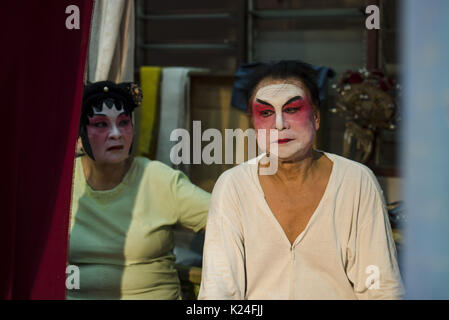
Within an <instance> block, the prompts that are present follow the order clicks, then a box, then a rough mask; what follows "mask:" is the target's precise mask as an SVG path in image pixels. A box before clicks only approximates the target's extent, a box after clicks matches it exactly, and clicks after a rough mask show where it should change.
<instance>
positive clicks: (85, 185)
mask: <svg viewBox="0 0 449 320" xmlns="http://www.w3.org/2000/svg"><path fill="white" fill-rule="evenodd" d="M140 99H141V93H140V89H139V88H138V87H137V85H135V84H131V83H122V84H115V83H113V82H110V81H102V82H97V83H93V84H89V85H87V86H86V87H85V90H84V96H83V106H82V111H81V121H80V129H79V140H78V144H79V149H81V150H83V151H84V153H83V154H81V156H79V157H77V159H76V162H75V172H74V182H73V196H72V204H71V217H70V240H69V257H68V263H69V264H70V265H74V266H76V267H78V268H79V271H80V273H79V287H76V286H74V288H72V289H68V290H67V298H68V299H180V298H181V287H180V282H179V278H178V273H177V270H176V269H175V265H174V263H175V256H174V254H173V248H174V236H173V227H174V226H175V225H176V224H180V225H181V226H183V227H186V228H188V229H191V230H193V231H195V232H198V231H200V230H203V229H204V227H205V224H206V219H207V212H208V209H209V201H210V195H209V193H207V192H206V191H204V190H202V189H200V188H199V187H197V186H195V185H193V184H192V183H191V182H190V181H189V179H188V178H187V177H186V176H185V175H184V174H183V173H182V172H181V171H178V170H173V169H172V168H170V167H168V166H166V165H165V164H163V163H161V162H159V161H151V160H149V159H146V158H143V157H132V156H131V155H130V153H131V147H132V142H133V136H134V126H133V110H134V108H135V107H137V106H138V105H139V103H140Z"/></svg>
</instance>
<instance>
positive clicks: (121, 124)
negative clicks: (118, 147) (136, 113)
mask: <svg viewBox="0 0 449 320" xmlns="http://www.w3.org/2000/svg"><path fill="white" fill-rule="evenodd" d="M129 122H130V120H128V119H126V120H120V122H119V123H118V125H119V126H122V127H126V126H127V125H128V124H129Z"/></svg>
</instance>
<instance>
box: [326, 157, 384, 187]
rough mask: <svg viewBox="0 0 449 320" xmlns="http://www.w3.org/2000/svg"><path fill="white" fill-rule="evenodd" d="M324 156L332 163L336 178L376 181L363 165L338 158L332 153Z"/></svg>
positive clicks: (370, 171) (369, 170) (368, 169)
mask: <svg viewBox="0 0 449 320" xmlns="http://www.w3.org/2000/svg"><path fill="white" fill-rule="evenodd" d="M325 154H326V156H328V158H329V159H330V160H332V161H333V163H334V168H335V170H336V172H335V173H336V174H337V175H338V176H341V177H343V178H344V179H345V180H358V181H360V180H362V181H365V180H366V182H368V181H372V182H374V181H377V179H376V176H375V175H374V173H373V172H372V170H371V169H370V168H368V167H367V166H366V165H364V164H363V163H360V162H357V161H354V160H351V159H348V158H345V157H342V156H339V155H337V154H333V153H328V152H326V153H325Z"/></svg>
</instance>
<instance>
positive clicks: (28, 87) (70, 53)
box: [0, 0, 93, 299]
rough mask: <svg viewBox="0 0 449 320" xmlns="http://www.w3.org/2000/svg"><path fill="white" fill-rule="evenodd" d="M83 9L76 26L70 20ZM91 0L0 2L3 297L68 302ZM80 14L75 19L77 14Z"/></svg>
mask: <svg viewBox="0 0 449 320" xmlns="http://www.w3.org/2000/svg"><path fill="white" fill-rule="evenodd" d="M70 5H74V6H76V7H77V8H78V9H79V21H80V24H79V29H68V28H67V27H66V20H67V19H68V18H69V19H70V16H71V15H72V14H74V13H75V12H74V11H70V13H66V8H67V7H68V6H70ZM92 9H93V1H92V0H71V1H60V0H47V1H46V2H45V4H43V3H41V2H40V1H25V0H16V1H2V2H1V4H0V12H1V15H2V19H0V25H1V30H2V32H1V33H0V43H2V44H3V46H2V50H1V51H0V61H1V62H2V67H1V70H2V75H1V77H0V79H1V83H0V90H1V92H2V94H1V96H2V98H1V99H2V102H1V105H2V111H3V116H4V117H5V119H4V120H5V121H3V124H2V125H1V126H0V133H1V137H2V142H3V144H2V157H1V161H2V166H1V167H2V168H3V175H2V177H3V179H2V183H1V184H0V188H1V189H0V190H1V192H0V194H1V203H2V210H1V219H2V223H1V224H0V256H1V257H2V262H1V263H0V299H64V298H65V278H66V274H65V270H66V263H67V247H68V225H69V213H70V198H71V187H72V174H73V160H74V154H75V144H76V138H77V134H78V122H79V116H80V110H81V100H82V90H83V78H84V66H85V62H86V58H87V48H88V43H89V30H90V21H91V15H92ZM73 17H74V18H75V19H76V13H75V16H73Z"/></svg>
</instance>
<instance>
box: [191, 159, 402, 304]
mask: <svg viewBox="0 0 449 320" xmlns="http://www.w3.org/2000/svg"><path fill="white" fill-rule="evenodd" d="M325 154H326V156H327V157H328V158H329V159H330V160H331V161H332V162H333V168H332V173H331V176H330V179H329V182H328V185H327V188H326V190H325V192H324V195H323V198H322V199H321V202H320V203H319V205H318V207H317V209H316V210H315V212H314V213H313V215H312V217H311V219H310V221H309V223H308V224H307V226H306V228H305V229H304V231H303V232H302V233H301V234H300V235H299V236H298V237H297V239H296V240H295V241H294V243H293V245H291V244H290V241H289V240H288V238H287V236H286V235H285V233H284V231H283V229H282V227H281V225H280V224H279V223H278V221H277V220H276V218H275V216H274V215H273V213H272V212H271V210H270V208H269V206H268V204H267V202H266V201H265V198H264V193H263V190H262V188H261V185H260V183H259V177H258V173H257V167H258V166H257V165H256V164H249V163H244V164H241V165H239V166H236V167H234V168H232V169H230V170H228V171H226V172H225V173H223V174H222V175H221V176H220V178H219V180H218V182H217V183H216V185H215V187H214V190H213V192H212V199H211V207H210V211H209V218H208V222H207V227H206V239H205V245H204V251H203V273H202V282H201V288H200V293H199V298H200V299H281V300H286V299H396V298H399V297H400V296H401V295H402V284H401V280H400V275H399V269H398V264H397V258H396V248H395V244H394V242H393V236H392V232H391V227H390V224H389V221H388V215H387V209H386V205H385V200H384V197H383V193H382V190H381V188H380V186H379V184H378V182H377V180H376V178H375V176H374V175H373V173H372V172H371V170H369V169H368V168H367V167H366V166H364V165H362V164H359V163H357V162H354V161H351V160H348V159H345V158H343V157H340V156H337V155H335V154H330V153H325ZM262 156H263V155H262ZM260 158H261V157H259V159H260ZM376 279H377V280H378V281H376ZM368 288H370V289H368Z"/></svg>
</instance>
